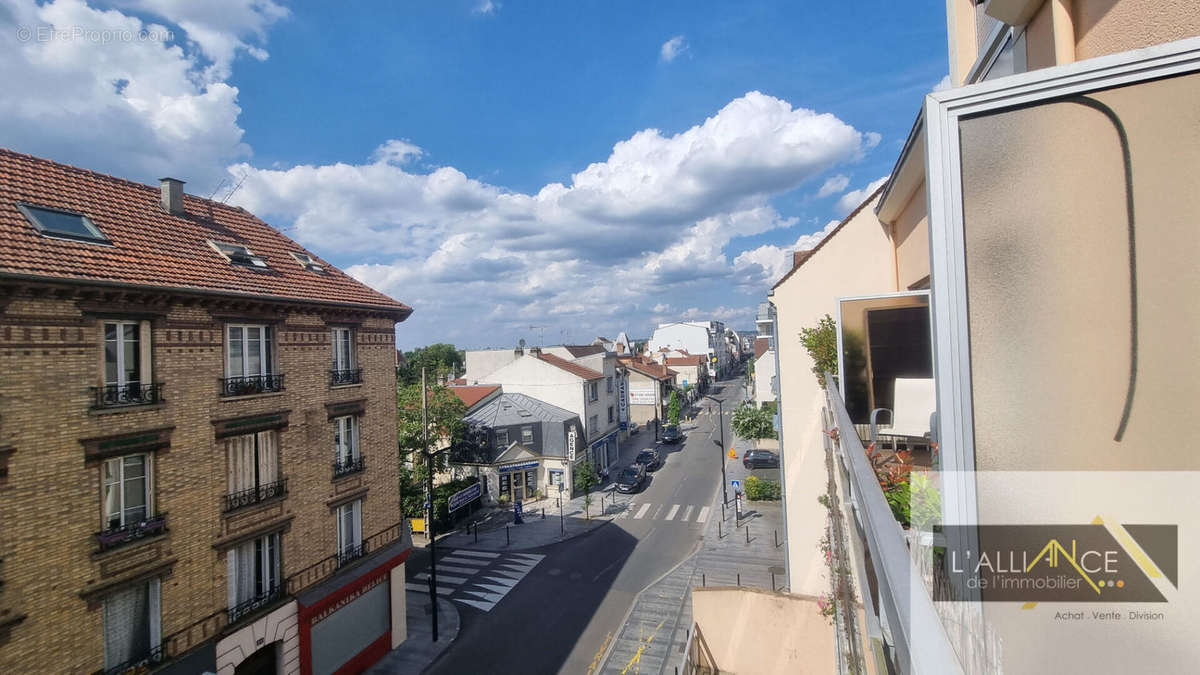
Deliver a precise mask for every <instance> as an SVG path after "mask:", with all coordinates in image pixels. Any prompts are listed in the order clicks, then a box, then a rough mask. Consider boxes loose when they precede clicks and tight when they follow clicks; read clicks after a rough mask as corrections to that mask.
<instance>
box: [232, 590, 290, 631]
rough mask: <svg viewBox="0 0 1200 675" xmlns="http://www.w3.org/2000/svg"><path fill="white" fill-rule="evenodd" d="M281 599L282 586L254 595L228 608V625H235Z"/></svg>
mask: <svg viewBox="0 0 1200 675" xmlns="http://www.w3.org/2000/svg"><path fill="white" fill-rule="evenodd" d="M281 597H283V586H280V585H275V586H272V587H270V588H268V589H267V591H266V592H265V593H262V594H260V595H256V596H254V597H253V598H249V599H247V600H243V601H242V602H239V603H238V604H236V605H234V606H232V607H230V608H229V610H228V611H229V623H230V624H235V623H237V622H238V621H240V620H242V619H244V618H245V617H247V616H249V615H250V614H253V613H254V612H255V611H256V610H259V609H262V608H263V607H266V606H267V605H269V604H271V603H273V602H275V601H276V600H278V599H280V598H281Z"/></svg>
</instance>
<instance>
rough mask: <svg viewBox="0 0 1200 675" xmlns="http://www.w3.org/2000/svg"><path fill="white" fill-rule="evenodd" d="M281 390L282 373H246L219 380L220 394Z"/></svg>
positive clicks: (230, 394)
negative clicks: (245, 374) (243, 375)
mask: <svg viewBox="0 0 1200 675" xmlns="http://www.w3.org/2000/svg"><path fill="white" fill-rule="evenodd" d="M276 391H283V375H248V376H245V377H226V378H223V379H222V380H221V395H222V396H249V395H250V394H267V393H270V392H276Z"/></svg>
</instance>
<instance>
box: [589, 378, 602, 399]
mask: <svg viewBox="0 0 1200 675" xmlns="http://www.w3.org/2000/svg"><path fill="white" fill-rule="evenodd" d="M587 386H588V402H593V401H599V400H600V383H599V382H588V385H587Z"/></svg>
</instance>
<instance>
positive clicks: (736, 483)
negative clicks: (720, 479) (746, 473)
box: [729, 478, 742, 492]
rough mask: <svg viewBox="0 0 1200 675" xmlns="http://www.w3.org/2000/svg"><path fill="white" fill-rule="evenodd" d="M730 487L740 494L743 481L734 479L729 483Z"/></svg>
mask: <svg viewBox="0 0 1200 675" xmlns="http://www.w3.org/2000/svg"><path fill="white" fill-rule="evenodd" d="M729 487H731V488H733V490H734V492H738V491H740V490H741V489H742V481H740V480H738V479H736V478H734V479H733V480H731V481H729Z"/></svg>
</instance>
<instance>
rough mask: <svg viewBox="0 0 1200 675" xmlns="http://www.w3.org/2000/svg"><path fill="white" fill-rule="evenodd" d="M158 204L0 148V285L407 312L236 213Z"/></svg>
mask: <svg viewBox="0 0 1200 675" xmlns="http://www.w3.org/2000/svg"><path fill="white" fill-rule="evenodd" d="M160 195H161V188H160V186H158V185H144V184H141V183H135V182H133V181H129V180H125V179H122V178H116V177H113V176H109V175H106V174H102V173H98V172H95V171H89V170H86V169H80V168H77V167H73V166H69V165H66V164H59V163H57V162H53V161H50V160H47V159H41V158H39V157H33V156H31V155H26V154H21V153H17V152H13V151H11V150H7V149H0V242H3V243H2V245H0V277H2V276H8V277H17V278H44V279H55V280H71V281H80V282H95V283H99V284H103V285H117V286H142V287H145V286H150V287H154V288H160V289H171V290H181V291H194V292H201V293H207V294H220V295H230V296H244V297H253V298H267V299H281V300H295V301H305V302H316V303H320V304H329V305H341V306H345V305H359V306H363V307H365V308H371V309H375V310H383V311H387V312H391V313H392V314H393V315H394V316H396V318H397V319H400V320H403V319H404V318H407V316H408V315H409V314H411V313H412V309H411V308H410V307H408V306H406V305H404V304H403V303H400V302H397V301H396V300H393V299H392V298H389V297H388V296H386V295H384V294H382V293H380V292H378V291H375V290H373V289H371V288H369V287H367V286H366V285H364V284H363V283H361V282H359V281H356V280H355V279H352V278H351V277H350V276H349V275H347V274H345V273H344V272H342V271H341V270H338V269H337V268H335V267H333V266H332V265H330V264H329V263H328V262H326V261H325V260H322V259H321V258H319V257H318V256H316V255H315V254H313V253H312V252H311V251H308V250H306V249H305V248H304V247H302V246H300V245H299V244H297V243H296V242H294V241H292V240H291V239H289V238H288V237H286V236H284V235H283V234H282V233H280V232H279V230H276V229H275V228H273V227H271V226H270V225H268V224H267V223H265V222H263V221H262V220H260V219H258V218H256V217H255V216H254V215H253V214H251V213H249V212H247V211H245V210H243V209H241V208H238V207H234V206H229V205H227V204H223V203H221V202H216V201H212V200H208V199H201V198H199V197H194V196H192V195H185V197H184V211H185V213H184V214H183V215H179V216H174V215H171V214H169V213H167V212H166V211H165V210H164V209H163V207H162V205H161V203H160V199H161V197H160ZM18 202H21V203H26V204H30V205H33V206H42V207H49V208H53V209H60V210H65V211H71V212H74V213H80V214H83V215H85V216H87V217H88V218H89V219H90V220H91V221H92V222H93V223H94V224H95V225H96V227H98V228H99V229H100V231H101V232H103V233H104V236H105V237H107V238H108V240H109V241H110V242H111V245H104V244H97V243H88V242H82V241H71V240H65V239H53V238H50V237H46V236H43V235H42V234H41V233H40V232H39V231H38V230H37V229H36V228H34V226H33V225H32V224H31V223H30V222H29V221H28V220H27V219H26V218H25V216H24V215H23V214H22V213H21V212H20V210H18V209H17V203H18ZM209 241H219V242H226V243H232V244H240V245H242V246H245V247H247V248H249V249H250V251H251V252H252V253H254V254H255V255H256V256H258V257H261V258H263V259H265V260H266V262H267V264H268V268H266V269H260V268H254V267H250V266H244V265H234V264H232V263H230V262H229V261H228V260H226V259H225V258H224V257H222V256H221V255H220V254H219V253H217V251H216V250H214V249H213V247H212V246H210V245H209V243H208V242H209ZM292 252H296V253H304V254H307V255H308V256H310V257H311V258H313V259H314V260H315V261H317V262H318V263H320V264H321V265H322V266H323V267H324V269H325V272H324V273H318V272H313V271H310V270H308V269H306V268H305V267H304V266H303V265H301V264H300V263H299V262H297V260H296V259H295V258H294V257H292V255H291V253H292Z"/></svg>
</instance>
